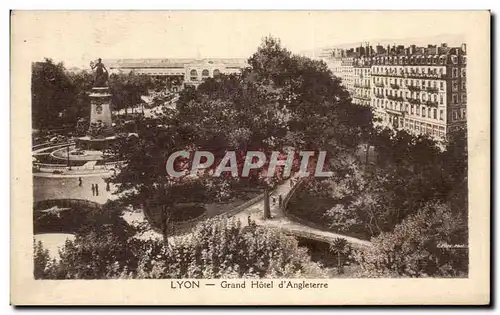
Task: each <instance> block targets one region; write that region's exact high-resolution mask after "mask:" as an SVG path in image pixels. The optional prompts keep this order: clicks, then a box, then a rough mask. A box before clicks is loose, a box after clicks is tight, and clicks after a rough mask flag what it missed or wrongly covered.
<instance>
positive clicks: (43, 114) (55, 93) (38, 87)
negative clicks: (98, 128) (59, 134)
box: [31, 58, 76, 129]
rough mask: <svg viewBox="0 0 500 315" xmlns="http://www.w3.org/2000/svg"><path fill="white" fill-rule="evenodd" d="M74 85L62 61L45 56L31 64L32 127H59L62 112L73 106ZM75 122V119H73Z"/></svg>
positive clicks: (61, 121)
mask: <svg viewBox="0 0 500 315" xmlns="http://www.w3.org/2000/svg"><path fill="white" fill-rule="evenodd" d="M75 95H76V92H75V86H74V85H73V84H72V82H71V80H70V79H69V78H68V76H67V74H66V69H65V68H64V65H63V64H62V63H58V64H55V63H54V62H53V61H52V59H48V58H46V59H45V61H43V62H35V63H33V64H32V66H31V104H32V105H31V106H32V121H33V127H34V128H40V129H48V128H55V127H59V128H60V127H61V125H62V124H63V123H64V120H63V119H62V113H63V112H64V110H65V109H66V108H69V107H72V106H74V103H75ZM75 123H76V121H75Z"/></svg>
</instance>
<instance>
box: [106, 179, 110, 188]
mask: <svg viewBox="0 0 500 315" xmlns="http://www.w3.org/2000/svg"><path fill="white" fill-rule="evenodd" d="M110 190H111V188H110V187H109V180H108V181H106V191H110Z"/></svg>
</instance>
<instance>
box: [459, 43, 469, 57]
mask: <svg viewBox="0 0 500 315" xmlns="http://www.w3.org/2000/svg"><path fill="white" fill-rule="evenodd" d="M460 48H462V52H463V53H464V54H465V53H467V44H465V43H463V44H462V45H461V47H460Z"/></svg>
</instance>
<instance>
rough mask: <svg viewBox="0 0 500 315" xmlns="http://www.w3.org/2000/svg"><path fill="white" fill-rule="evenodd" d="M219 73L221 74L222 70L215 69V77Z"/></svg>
mask: <svg viewBox="0 0 500 315" xmlns="http://www.w3.org/2000/svg"><path fill="white" fill-rule="evenodd" d="M218 75H220V71H219V69H215V70H214V77H216V76H218Z"/></svg>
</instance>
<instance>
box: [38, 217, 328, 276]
mask: <svg viewBox="0 0 500 315" xmlns="http://www.w3.org/2000/svg"><path fill="white" fill-rule="evenodd" d="M42 250H43V249H42ZM60 255H61V260H60V261H58V262H57V263H55V266H54V267H53V268H51V269H50V273H49V274H47V273H45V274H42V276H44V277H45V278H52V279H54V278H55V279H110V278H140V279H143V278H228V277H229V278H234V277H238V278H240V277H246V278H259V277H284V278H287V277H297V278H304V277H306V278H307V277H310V278H320V277H326V274H325V273H324V272H323V271H322V269H321V268H320V266H319V265H318V264H316V263H313V262H312V261H311V260H310V257H309V256H308V255H307V250H306V249H304V248H299V247H298V243H297V240H296V239H295V238H293V237H290V236H286V235H284V234H282V233H280V232H278V231H276V230H272V229H265V228H259V227H256V226H255V225H254V224H252V225H251V226H250V227H246V228H243V227H242V226H241V224H240V223H239V222H234V221H229V220H227V219H211V220H207V221H205V222H203V223H202V224H200V225H198V226H197V227H196V228H195V230H194V231H193V233H191V234H189V235H188V236H185V237H183V238H177V239H176V240H175V242H173V243H172V244H167V243H166V242H164V241H163V240H162V239H154V240H153V239H148V240H139V239H135V238H129V239H128V240H125V239H124V238H123V237H120V236H119V235H116V233H114V232H113V231H112V230H108V231H92V232H90V233H88V234H86V235H81V236H77V237H76V239H75V240H74V241H67V242H66V245H65V246H64V248H63V249H62V250H61V253H60ZM39 260H40V263H39V265H40V266H39V267H37V270H41V269H44V268H43V264H44V262H45V260H42V259H39Z"/></svg>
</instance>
